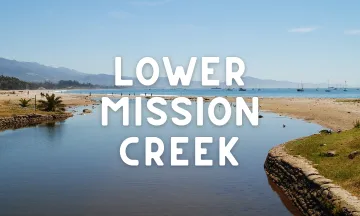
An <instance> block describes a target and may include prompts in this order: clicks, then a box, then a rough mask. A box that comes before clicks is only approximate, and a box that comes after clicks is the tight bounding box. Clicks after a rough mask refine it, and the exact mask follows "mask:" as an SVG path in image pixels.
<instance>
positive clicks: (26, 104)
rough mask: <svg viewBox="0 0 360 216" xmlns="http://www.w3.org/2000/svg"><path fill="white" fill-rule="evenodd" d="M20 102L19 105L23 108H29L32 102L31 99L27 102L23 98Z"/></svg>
mask: <svg viewBox="0 0 360 216" xmlns="http://www.w3.org/2000/svg"><path fill="white" fill-rule="evenodd" d="M19 101H20V103H19V105H20V106H21V107H28V106H29V102H30V101H31V99H29V100H26V99H24V98H21V99H20V100H19Z"/></svg>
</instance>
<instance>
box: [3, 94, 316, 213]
mask: <svg viewBox="0 0 360 216" xmlns="http://www.w3.org/2000/svg"><path fill="white" fill-rule="evenodd" d="M143 102H145V100H143ZM133 105H134V104H133V103H132V104H131V106H132V108H131V109H130V126H129V127H124V126H122V125H121V116H122V114H121V113H120V112H116V113H115V112H110V120H109V126H107V127H103V126H101V108H100V106H97V107H96V108H95V109H94V110H93V111H94V112H93V113H91V114H87V115H77V114H76V115H75V117H73V118H70V119H68V120H66V121H63V122H58V123H49V124H45V125H39V126H36V127H30V128H24V129H18V130H7V131H4V132H1V133H0V215H130V216H131V215H175V216H176V215H207V216H212V215H214V216H215V215H242V216H244V215H245V216H246V215H298V214H299V213H298V212H297V210H296V209H295V208H294V207H293V206H292V205H291V204H289V202H288V201H287V200H286V198H284V197H283V196H281V194H278V193H277V192H276V190H277V188H276V186H274V185H271V184H269V182H268V179H267V176H266V174H265V172H264V169H263V164H264V161H265V159H266V155H267V152H268V151H269V149H270V148H271V147H273V146H275V145H278V144H280V143H283V142H286V141H288V140H291V139H295V138H298V137H302V136H307V135H310V134H313V133H316V132H318V131H319V130H320V129H321V127H320V126H318V125H315V124H310V123H307V122H304V121H300V120H293V119H289V118H285V117H281V116H278V115H275V114H269V113H264V114H263V115H264V118H262V119H260V125H259V126H258V127H253V126H251V125H250V124H249V122H247V120H246V121H245V124H244V125H243V126H242V127H236V126H235V116H234V115H233V116H232V118H231V120H230V122H229V124H228V125H226V126H223V127H217V126H214V125H212V124H211V123H210V122H209V120H208V119H207V117H205V118H204V121H205V122H204V126H203V127H198V126H196V123H195V122H194V121H192V122H191V123H190V124H189V125H188V126H186V127H178V126H174V125H173V124H172V122H170V121H168V122H167V123H166V124H165V125H163V126H160V127H153V126H149V124H147V123H146V121H145V118H146V117H149V116H152V114H150V113H149V112H147V111H146V108H144V109H143V112H144V113H143V120H144V121H143V125H142V126H141V127H136V126H133V125H134V109H133ZM195 108H196V107H195V105H192V106H191V107H190V108H189V110H190V111H191V112H192V113H193V118H195V117H196V114H195V113H196V112H195V111H196V109H195ZM206 108H207V105H205V109H206ZM162 109H163V110H164V111H166V113H167V114H168V117H169V118H171V117H174V116H176V114H175V113H174V112H173V111H172V110H171V107H170V106H165V107H163V108H162ZM232 109H233V111H234V109H235V108H232ZM76 110H77V111H79V112H78V113H80V112H81V110H82V108H77V109H76ZM223 112H224V109H223V107H221V106H219V107H217V108H216V113H217V115H219V116H220V115H222V114H223ZM283 124H285V125H286V127H285V128H283V127H282V125H283ZM131 136H137V137H139V138H140V143H139V144H137V145H132V146H130V147H129V149H128V154H129V157H131V158H136V159H139V161H140V165H139V167H129V166H127V165H126V164H124V163H123V161H122V160H121V159H120V156H119V147H120V144H121V142H122V141H123V140H124V139H126V138H127V137H131ZM147 136H155V137H159V138H161V139H162V140H163V141H164V143H165V153H164V155H163V158H162V159H163V161H164V164H165V165H164V166H163V167H157V166H152V167H145V166H144V154H145V147H144V138H145V137H147ZM172 136H187V137H189V143H188V144H183V145H182V146H181V147H182V148H183V149H184V155H182V156H181V157H180V159H189V163H190V166H189V167H171V166H170V137H172ZM200 136H210V137H213V138H214V143H213V144H208V145H206V147H207V148H208V155H207V156H205V158H206V159H213V160H214V166H213V167H195V166H194V165H193V164H194V138H195V137H200ZM221 136H224V137H226V138H227V140H228V139H230V138H231V137H239V141H238V143H237V144H236V146H235V147H234V149H233V151H232V153H233V154H234V156H235V157H236V159H237V160H238V162H239V166H237V167H233V166H230V165H229V164H227V166H225V167H219V166H218V165H217V164H218V157H217V155H218V139H219V137H221Z"/></svg>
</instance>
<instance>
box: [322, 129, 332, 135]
mask: <svg viewBox="0 0 360 216" xmlns="http://www.w3.org/2000/svg"><path fill="white" fill-rule="evenodd" d="M320 133H321V134H332V130H327V129H324V130H321V131H320Z"/></svg>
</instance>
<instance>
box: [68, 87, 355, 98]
mask: <svg viewBox="0 0 360 216" xmlns="http://www.w3.org/2000/svg"><path fill="white" fill-rule="evenodd" d="M68 92H69V93H77V94H79V93H80V94H89V93H90V92H91V93H92V94H124V95H129V94H131V95H133V94H135V95H139V94H145V93H147V94H154V95H179V96H182V95H184V96H229V97H231V96H233V97H234V96H238V97H297V98H359V97H360V89H355V88H349V89H347V91H344V90H343V89H337V90H331V91H330V92H326V91H325V89H305V90H304V91H303V92H297V91H296V89H286V88H283V89H275V88H267V89H266V88H265V89H260V90H258V89H247V91H238V90H232V91H228V90H226V89H206V88H203V89H130V88H124V89H91V90H71V91H68Z"/></svg>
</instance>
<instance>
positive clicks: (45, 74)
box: [0, 58, 327, 88]
mask: <svg viewBox="0 0 360 216" xmlns="http://www.w3.org/2000/svg"><path fill="white" fill-rule="evenodd" d="M0 75H4V76H11V77H16V78H19V79H21V80H24V81H28V82H44V81H50V82H58V81H60V80H76V81H79V82H82V83H91V84H94V85H101V86H114V83H115V81H114V79H115V78H114V75H109V74H88V73H84V72H79V71H76V70H73V69H69V68H65V67H50V66H45V65H42V64H39V63H36V62H21V61H16V60H9V59H5V58H0ZM124 79H132V80H134V87H135V88H148V87H143V86H142V85H141V84H140V83H139V82H138V81H137V80H136V79H135V78H130V77H124ZM243 80H244V83H245V88H299V86H300V84H299V83H295V82H289V81H277V80H269V79H258V78H254V77H250V76H246V77H243ZM221 86H222V87H224V88H225V84H224V83H221ZM303 86H304V88H325V87H327V84H324V83H322V84H310V83H304V84H303ZM200 87H201V82H200V81H192V83H191V88H200ZM234 87H235V86H234ZM152 88H169V84H168V80H167V78H166V77H160V78H159V79H158V81H157V83H156V84H155V85H154V86H152Z"/></svg>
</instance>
